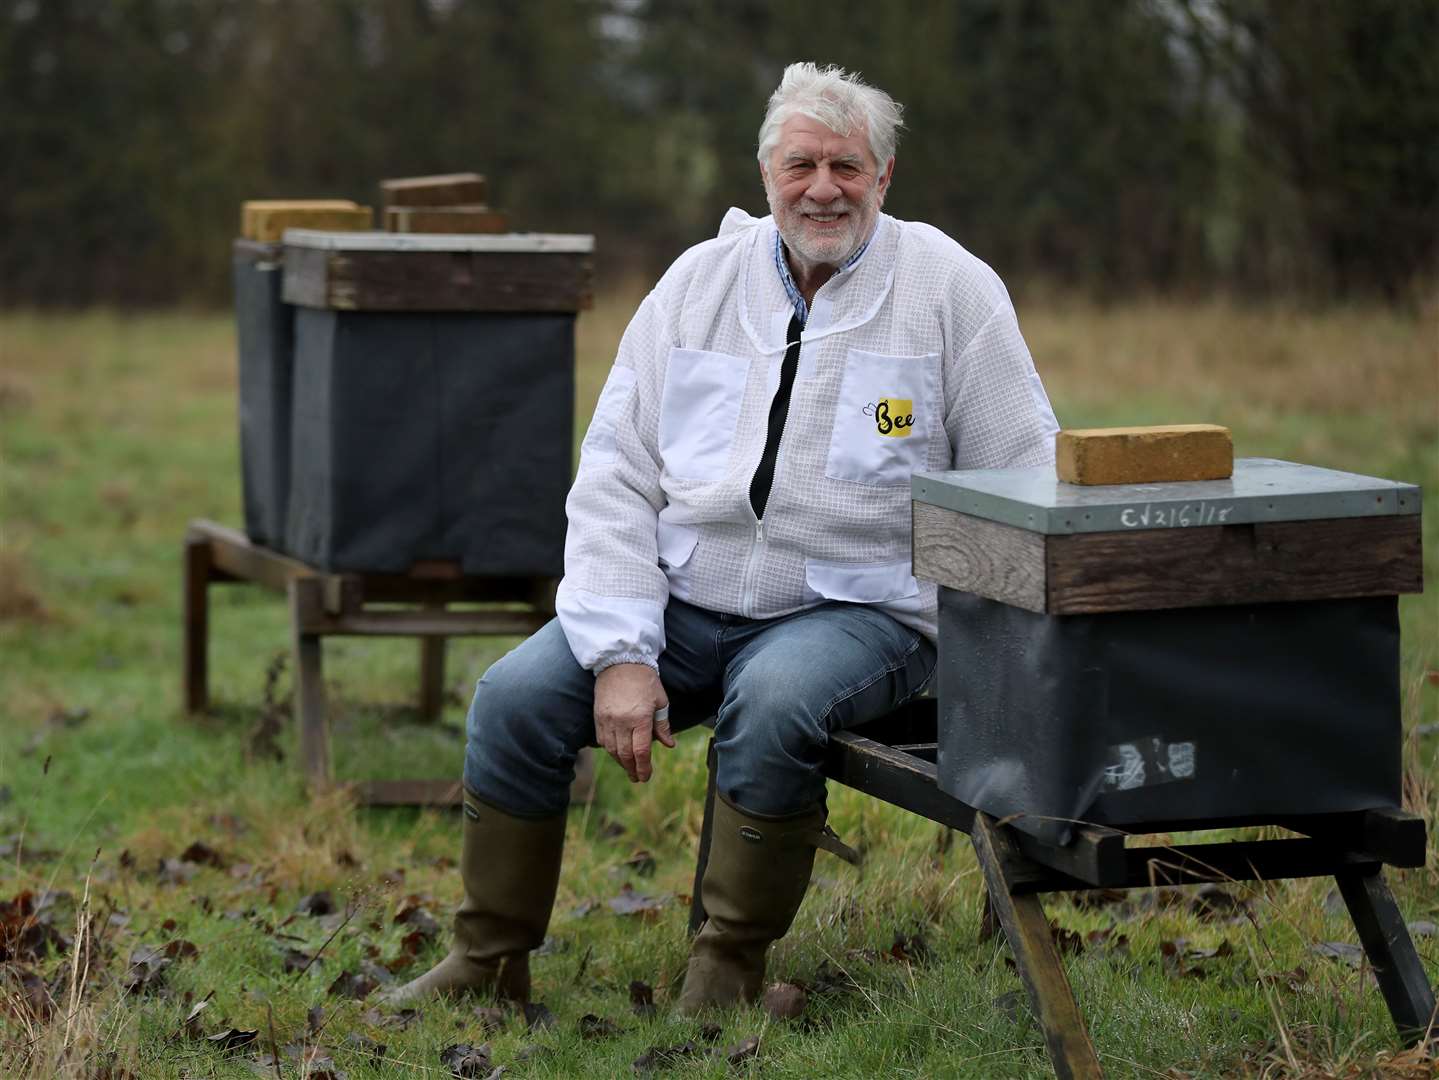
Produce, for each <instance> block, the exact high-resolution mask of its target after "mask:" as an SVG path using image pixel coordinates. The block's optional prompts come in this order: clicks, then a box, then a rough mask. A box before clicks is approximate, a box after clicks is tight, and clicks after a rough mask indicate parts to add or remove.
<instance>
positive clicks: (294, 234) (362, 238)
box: [285, 229, 595, 255]
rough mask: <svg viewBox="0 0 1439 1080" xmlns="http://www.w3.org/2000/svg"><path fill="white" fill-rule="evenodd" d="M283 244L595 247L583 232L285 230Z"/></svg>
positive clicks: (329, 247)
mask: <svg viewBox="0 0 1439 1080" xmlns="http://www.w3.org/2000/svg"><path fill="white" fill-rule="evenodd" d="M285 246H286V247H302V248H319V249H320V250H322V251H478V252H515V253H525V252H531V253H537V254H541V255H552V254H565V255H583V254H588V253H589V252H591V251H594V249H595V238H594V237H593V236H590V235H589V234H587V233H392V232H327V231H325V230H323V229H286V230H285Z"/></svg>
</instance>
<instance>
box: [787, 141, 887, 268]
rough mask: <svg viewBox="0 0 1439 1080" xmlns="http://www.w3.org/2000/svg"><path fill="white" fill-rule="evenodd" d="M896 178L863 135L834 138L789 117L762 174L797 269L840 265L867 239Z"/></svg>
mask: <svg viewBox="0 0 1439 1080" xmlns="http://www.w3.org/2000/svg"><path fill="white" fill-rule="evenodd" d="M893 173H894V160H893V159H891V160H890V161H889V162H888V163H887V164H886V165H885V167H884V169H883V171H881V170H880V168H879V165H878V163H877V162H876V161H875V159H874V154H873V153H872V152H871V151H870V148H869V139H868V137H867V133H866V132H865V131H864V130H863V129H859V130H856V131H854V132H851V133H850V134H849V135H844V136H841V135H837V134H835V133H834V132H833V131H831V130H830V129H829V128H827V127H825V126H824V125H823V124H822V123H820V122H819V121H818V120H814V119H811V118H810V117H808V116H798V115H797V116H791V117H790V118H789V119H788V120H786V121H785V122H784V124H783V125H781V127H780V129H779V142H778V144H777V145H776V146H775V148H774V150H773V151H771V153H770V155H769V161H768V163H767V165H766V166H765V167H763V168H761V169H760V175H761V176H763V178H764V183H765V194H766V195H767V196H768V197H769V208H770V212H771V213H773V214H774V220H775V225H776V226H777V227H778V228H779V232H780V235H781V236H782V237H784V242H785V244H786V246H787V247H788V248H789V250H790V254H791V255H792V256H793V257H794V258H797V259H798V260H799V261H800V262H801V263H804V264H809V265H828V266H838V265H839V264H840V263H842V262H844V260H845V259H847V258H848V257H849V256H850V255H852V254H853V253H854V252H855V250H856V249H858V247H859V246H860V245H861V244H863V243H864V242H865V241H866V240H867V239H869V234H870V231H871V230H872V229H873V228H874V222H875V218H876V217H878V216H879V208H880V207H881V206H882V205H883V204H884V196H885V192H886V191H888V190H889V180H890V177H891V176H892V175H893Z"/></svg>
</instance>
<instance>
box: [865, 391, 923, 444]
mask: <svg viewBox="0 0 1439 1080" xmlns="http://www.w3.org/2000/svg"><path fill="white" fill-rule="evenodd" d="M864 415H865V416H868V417H872V418H873V420H874V427H875V430H876V431H877V432H878V433H879V434H881V435H884V436H886V437H887V438H891V439H903V438H907V437H908V436H909V434H910V433H911V432H912V431H913V430H914V399H913V398H880V399H879V400H878V401H871V402H870V403H869V404H868V405H866V406H865V407H864Z"/></svg>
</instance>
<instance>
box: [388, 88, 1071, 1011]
mask: <svg viewBox="0 0 1439 1080" xmlns="http://www.w3.org/2000/svg"><path fill="white" fill-rule="evenodd" d="M899 123H900V107H899V105H897V104H896V103H895V102H894V101H892V100H891V99H890V98H889V96H888V95H886V94H884V93H883V92H882V91H879V90H877V89H875V88H872V87H869V86H866V85H865V84H864V83H863V82H862V81H860V80H859V79H858V78H857V77H855V76H852V75H849V74H846V73H845V72H843V71H841V70H839V69H835V68H827V69H819V68H816V67H815V65H813V64H808V63H802V64H793V65H791V66H790V67H788V68H787V69H786V70H785V72H784V77H783V80H782V82H781V83H780V86H779V88H778V89H777V90H776V91H775V93H774V95H773V96H772V97H771V99H770V102H769V108H768V111H767V113H766V115H765V119H764V123H763V125H762V126H761V128H760V136H759V154H758V157H759V163H760V176H761V179H762V180H763V182H764V187H765V192H766V194H767V196H768V199H769V206H770V210H771V211H772V218H764V219H755V218H751V217H750V216H748V215H747V214H744V213H743V212H741V211H739V210H731V211H730V212H729V214H727V215H726V217H725V219H724V222H723V224H722V226H721V228H720V234H719V236H718V237H716V238H715V239H713V240H710V241H707V242H706V243H703V244H700V245H699V246H697V247H695V248H692V249H690V250H689V251H688V252H686V253H685V254H684V255H682V256H681V257H680V258H679V260H678V261H677V262H675V264H674V265H673V266H672V267H671V268H670V270H669V271H668V272H667V273H666V274H665V275H664V277H663V278H662V279H661V280H660V282H659V284H658V285H656V286H655V289H654V291H653V292H651V293H650V295H649V296H648V297H646V299H645V300H644V302H643V303H642V304H641V305H640V308H639V310H638V311H637V312H636V314H635V316H634V319H633V320H632V321H631V323H630V326H629V328H628V330H627V331H626V333H625V336H624V339H623V341H622V342H621V344H620V348H619V354H618V356H617V357H616V359H615V364H614V367H613V369H612V370H611V372H610V375H609V379H608V381H607V382H606V384H605V387H604V390H603V392H602V393H601V395H600V399H599V403H598V405H597V406H596V409H595V414H594V419H593V420H592V422H591V424H590V428H589V432H588V434H587V435H586V437H585V440H584V444H583V446H582V449H581V460H580V466H579V473H578V476H577V478H576V480H575V484H574V487H573V489H572V490H571V492H570V496H569V501H568V504H567V511H568V514H569V533H568V538H567V542H566V549H565V578H564V581H563V583H562V584H561V586H560V590H559V595H558V602H557V608H558V612H559V616H558V618H557V619H556V620H554V621H552V622H551V623H550V624H549V625H548V626H546V627H545V628H544V629H543V630H541V631H540V632H539V633H538V634H536V635H535V636H534V637H532V638H531V639H529V640H528V641H526V642H525V643H524V644H523V645H521V646H520V647H519V648H518V649H516V650H515V651H514V652H512V653H510V654H509V655H508V656H506V657H505V658H504V659H502V660H501V661H499V662H498V663H497V664H495V665H494V666H493V667H492V668H491V669H490V670H489V672H488V673H487V674H486V675H485V676H484V678H482V679H481V680H480V683H479V686H478V688H477V690H476V693H475V698H474V703H473V705H472V706H471V709H470V716H469V729H468V732H469V744H468V748H467V751H466V760H465V786H466V789H467V790H466V796H465V840H464V854H463V858H462V866H461V869H462V874H463V877H464V881H465V899H464V902H463V904H462V905H461V907H460V909H459V913H458V914H457V916H456V920H455V939H456V944H455V947H454V949H453V951H452V952H451V953H450V955H449V956H448V957H446V958H445V959H444V960H443V961H442V962H441V963H440V964H439V965H438V966H437V967H436V968H435V969H434V970H432V971H431V972H429V973H427V974H426V975H424V976H422V977H420V978H419V979H417V980H415V981H414V982H412V983H410V984H409V985H407V986H405V987H403V988H402V989H401V990H399V991H398V992H397V993H396V994H394V995H392V1000H394V1001H398V1002H407V1001H413V1000H416V999H417V998H419V997H422V996H424V995H426V994H429V993H433V992H454V991H457V990H467V989H476V990H482V991H498V992H499V993H501V994H502V995H508V996H511V997H515V998H519V999H524V998H525V997H526V996H527V994H528V992H529V968H528V953H529V950H531V949H533V948H534V947H535V946H537V945H539V944H540V942H541V941H542V940H543V939H544V935H545V930H546V927H547V925H548V921H549V913H550V908H551V906H552V905H553V903H554V897H555V890H556V885H557V882H558V878H559V870H560V849H561V846H562V844H563V840H564V832H565V807H566V803H567V799H568V788H569V784H570V780H571V778H572V776H573V769H574V761H575V755H576V753H577V752H578V751H579V750H580V748H581V747H583V746H585V745H594V744H598V745H599V746H601V747H603V748H604V749H605V750H606V751H608V752H609V753H610V754H611V755H613V756H614V758H615V759H616V760H617V761H618V762H619V763H620V765H621V766H623V767H624V769H625V771H626V773H628V774H629V777H630V780H631V781H633V782H640V783H643V782H644V781H646V780H648V779H649V778H650V776H651V774H652V771H653V769H654V762H653V760H652V753H651V749H652V745H653V742H654V740H658V741H659V742H660V743H662V744H663V745H665V746H673V745H674V740H673V737H672V734H671V730H670V724H669V720H668V705H669V695H670V694H671V693H675V694H683V695H686V696H687V697H692V698H698V699H700V700H704V699H706V698H708V699H710V701H711V703H712V705H713V706H714V708H715V712H714V715H715V717H716V721H715V744H716V749H717V754H718V766H717V769H718V773H717V786H718V791H719V795H720V798H719V801H718V803H717V805H716V816H715V829H714V838H713V843H712V847H711V850H710V858H709V864H708V867H707V869H706V872H705V876H704V879H703V882H702V894H703V898H704V904H705V908H706V911H707V912H708V915H709V920H708V922H707V923H706V924H705V926H704V928H703V929H702V930H701V931H700V933H699V935H698V936H697V937H696V939H695V941H694V944H693V948H692V952H691V955H690V962H689V969H688V972H687V974H686V979H685V985H684V991H683V994H682V996H681V998H680V1007H681V1009H683V1010H685V1011H695V1010H697V1009H700V1008H703V1007H705V1006H709V1005H724V1004H729V1003H733V1002H735V1001H740V1000H752V999H753V998H754V997H755V995H756V994H757V992H758V991H759V989H760V986H761V983H762V981H763V976H764V956H765V950H766V948H767V947H768V945H769V944H770V943H771V942H772V941H774V940H775V939H777V938H779V937H781V936H783V935H784V933H785V932H786V931H787V930H788V929H789V926H790V923H791V921H792V920H793V918H794V915H795V912H796V910H797V909H798V908H799V905H800V901H801V900H802V899H803V897H804V894H805V890H806V888H807V886H808V882H809V876H810V869H811V866H812V864H813V862H814V854H815V848H816V847H826V848H829V849H831V850H835V851H837V852H844V851H847V849H845V848H844V847H843V845H842V844H839V843H838V841H837V839H836V838H835V837H834V836H833V834H832V833H830V832H828V830H827V829H826V828H825V811H824V781H823V778H822V777H821V776H820V774H819V766H820V762H821V757H822V751H823V747H824V743H825V740H826V738H827V736H828V733H829V732H830V731H833V730H836V729H839V728H843V727H846V726H849V725H855V724H859V723H863V722H865V721H868V720H871V719H874V718H876V717H878V716H881V715H883V714H884V713H885V712H887V711H889V710H890V709H892V708H893V707H894V706H896V705H897V704H899V703H900V702H902V701H904V700H905V699H906V698H909V697H911V696H913V695H914V694H916V693H918V692H919V691H920V690H921V689H922V688H923V687H924V685H925V683H926V682H927V681H928V679H929V678H930V675H931V674H932V672H933V668H934V664H935V647H934V636H935V617H936V604H935V589H934V587H933V586H932V585H927V584H920V583H917V582H916V581H915V579H914V577H913V576H912V575H911V573H910V532H909V526H910V508H909V487H910V476H911V474H912V473H914V472H918V471H921V470H926V469H946V468H951V467H958V468H982V467H1005V466H1024V465H1034V464H1039V463H1042V462H1045V461H1049V460H1051V459H1052V457H1053V435H1054V433H1055V430H1056V428H1057V425H1056V423H1055V420H1054V414H1053V412H1052V411H1051V409H1050V407H1049V402H1048V399H1047V398H1046V396H1045V393H1044V390H1043V388H1042V386H1041V385H1040V382H1039V379H1038V376H1037V375H1036V374H1035V371H1034V366H1033V364H1032V362H1031V360H1030V356H1029V352H1028V350H1027V349H1026V347H1025V345H1024V341H1023V339H1022V338H1021V337H1020V334H1019V329H1018V326H1017V324H1016V322H1015V315H1014V310H1013V308H1012V307H1011V305H1010V302H1009V297H1008V295H1007V293H1006V292H1005V289H1004V286H1003V285H1002V284H1001V282H1000V281H999V279H998V277H996V276H995V274H994V273H993V271H991V270H990V269H989V268H988V267H987V266H985V265H984V264H983V263H981V262H980V261H979V260H978V259H976V258H974V257H973V256H972V255H970V254H969V253H968V252H966V251H965V250H964V249H963V248H961V247H960V246H959V245H958V244H956V243H954V242H953V241H952V240H950V239H949V238H947V237H946V236H944V235H943V234H942V233H940V232H939V231H938V230H936V229H933V228H931V227H929V226H927V225H920V224H913V223H908V222H901V221H897V220H895V219H893V218H890V217H888V216H886V215H883V214H881V213H880V207H881V205H882V204H883V202H884V198H885V195H886V194H887V193H888V191H889V185H890V181H891V180H892V178H893V176H894V148H895V141H896V136H897V130H898V127H899ZM701 715H702V714H701ZM691 719H693V718H691Z"/></svg>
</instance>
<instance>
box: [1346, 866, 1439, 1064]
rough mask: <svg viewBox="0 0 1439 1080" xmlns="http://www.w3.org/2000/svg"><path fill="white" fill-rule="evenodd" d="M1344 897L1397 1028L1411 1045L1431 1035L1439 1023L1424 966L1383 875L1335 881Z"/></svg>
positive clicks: (1351, 875) (1359, 875)
mask: <svg viewBox="0 0 1439 1080" xmlns="http://www.w3.org/2000/svg"><path fill="white" fill-rule="evenodd" d="M1334 879H1335V880H1336V881H1337V882H1338V883H1339V893H1340V895H1341V896H1343V897H1344V903H1345V904H1346V905H1347V906H1348V908H1349V916H1350V918H1352V919H1353V920H1354V928H1355V929H1356V930H1357V931H1359V943H1360V944H1361V945H1363V946H1364V953H1365V955H1366V956H1368V957H1369V963H1371V964H1372V965H1374V977H1375V979H1377V980H1378V982H1379V990H1380V992H1381V993H1382V994H1383V995H1384V1002H1385V1004H1386V1005H1388V1006H1389V1015H1390V1016H1392V1017H1393V1018H1394V1026H1395V1027H1397V1028H1398V1029H1399V1034H1400V1036H1401V1037H1402V1038H1403V1039H1404V1040H1405V1042H1406V1044H1407V1045H1411V1046H1412V1045H1413V1044H1414V1043H1416V1042H1418V1041H1419V1040H1420V1039H1421V1038H1423V1037H1424V1036H1425V1035H1426V1033H1431V1032H1432V1030H1433V1028H1434V1025H1435V1023H1436V1019H1435V1013H1434V991H1433V989H1432V988H1431V987H1430V985H1429V980H1428V978H1427V977H1426V976H1425V974H1424V965H1423V964H1422V963H1421V962H1420V960H1419V954H1418V953H1417V952H1416V951H1415V950H1414V941H1413V939H1411V938H1410V937H1409V928H1408V927H1407V926H1405V925H1404V917H1403V916H1402V915H1400V914H1399V906H1398V905H1397V904H1395V903H1394V895H1393V894H1392V893H1391V892H1390V891H1389V886H1388V885H1386V884H1385V883H1384V874H1383V872H1382V871H1380V870H1374V871H1373V872H1371V873H1357V872H1346V873H1341V874H1336V875H1334Z"/></svg>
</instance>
